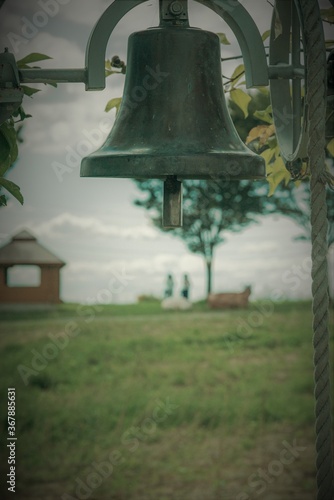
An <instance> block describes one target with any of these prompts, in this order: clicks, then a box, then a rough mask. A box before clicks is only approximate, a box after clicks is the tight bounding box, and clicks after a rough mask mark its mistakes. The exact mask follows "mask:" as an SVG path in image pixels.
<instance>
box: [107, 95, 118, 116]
mask: <svg viewBox="0 0 334 500" xmlns="http://www.w3.org/2000/svg"><path fill="white" fill-rule="evenodd" d="M121 102H122V98H121V97H115V98H114V99H110V101H108V102H107V105H106V107H105V110H104V111H106V112H107V113H108V111H110V110H111V109H113V108H116V114H117V113H118V111H119V107H120V105H121Z"/></svg>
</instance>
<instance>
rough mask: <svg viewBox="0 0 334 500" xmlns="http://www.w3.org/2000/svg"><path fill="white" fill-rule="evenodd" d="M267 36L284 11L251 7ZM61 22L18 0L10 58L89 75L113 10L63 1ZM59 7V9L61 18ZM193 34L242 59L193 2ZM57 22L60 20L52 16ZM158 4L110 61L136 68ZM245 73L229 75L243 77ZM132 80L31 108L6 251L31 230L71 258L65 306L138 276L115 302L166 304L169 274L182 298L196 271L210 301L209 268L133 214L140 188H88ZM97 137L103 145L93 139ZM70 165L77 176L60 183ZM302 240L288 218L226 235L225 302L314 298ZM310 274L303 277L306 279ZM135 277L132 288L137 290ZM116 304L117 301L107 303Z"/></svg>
mask: <svg viewBox="0 0 334 500" xmlns="http://www.w3.org/2000/svg"><path fill="white" fill-rule="evenodd" d="M242 3H243V5H244V6H245V7H246V8H247V9H248V11H249V12H250V13H251V15H252V16H253V18H254V20H255V21H256V23H257V25H258V27H259V30H260V32H261V33H262V32H264V31H265V30H266V29H268V27H269V25H270V17H271V11H272V7H271V5H270V4H269V2H267V1H265V0H256V1H254V0H245V1H243V2H242ZM51 4H52V5H53V8H54V11H53V12H52V15H51V14H47V15H45V14H41V12H43V6H44V12H45V9H46V5H49V4H48V1H47V0H26V1H24V2H22V1H20V0H10V1H9V0H7V1H6V2H5V4H4V6H3V8H2V9H1V21H0V24H1V26H0V33H1V37H0V50H3V48H4V47H8V48H9V50H10V51H11V52H13V53H14V54H15V57H16V59H21V58H23V57H24V56H26V55H27V54H29V53H31V52H43V53H45V54H47V55H49V56H51V57H52V58H53V59H52V60H51V61H46V62H43V63H41V66H43V67H45V68H51V67H52V68H78V67H84V58H85V48H86V43H87V40H88V37H89V34H90V31H91V29H92V27H93V25H94V24H95V22H96V21H97V20H98V18H99V16H100V15H101V14H102V13H103V11H104V10H105V8H106V7H107V6H108V5H109V4H110V0H95V1H94V2H92V1H87V0H52V1H50V5H51ZM50 8H51V7H49V9H50ZM189 10H190V22H191V25H192V26H197V27H201V28H204V29H208V30H210V31H214V32H224V33H226V34H227V37H228V39H229V40H230V41H231V45H229V46H223V47H222V54H223V56H224V57H230V56H233V55H237V54H240V49H239V47H238V45H237V43H236V41H235V38H234V36H233V34H232V33H231V32H230V30H229V28H228V27H227V25H226V24H225V23H224V22H223V21H222V20H221V19H220V18H219V17H218V16H217V15H216V14H214V13H213V12H212V11H211V10H209V9H207V8H206V7H203V6H202V5H199V4H197V3H195V2H193V1H191V0H190V1H189ZM49 12H51V11H49ZM158 17H159V11H158V0H149V1H147V2H145V3H143V4H142V5H141V6H139V7H137V8H135V9H134V10H133V11H132V12H130V13H129V14H127V15H126V16H125V17H124V18H123V19H122V21H121V22H120V23H119V24H118V26H117V27H116V29H115V30H114V32H113V34H112V35H111V38H110V40H109V44H108V47H107V51H106V56H107V57H109V58H111V57H112V56H113V55H115V54H117V55H119V56H120V57H121V59H123V60H126V50H127V39H128V36H129V35H130V34H131V33H132V32H133V31H138V30H141V29H146V28H148V27H151V26H156V25H157V24H158ZM235 65H236V63H235V62H234V61H232V62H231V63H229V64H226V65H225V67H224V73H227V74H231V73H232V71H233V68H234V67H235ZM123 84H124V76H123V75H116V76H111V77H110V78H109V79H108V80H107V88H106V89H105V90H104V91H102V92H86V91H85V89H84V85H83V84H60V85H59V86H58V88H57V89H54V88H52V87H45V86H44V85H42V86H40V88H42V91H41V92H39V93H38V94H36V95H35V96H34V98H33V99H30V98H28V97H26V98H25V99H24V103H23V105H24V109H25V111H26V113H30V114H32V115H33V117H32V118H30V119H29V120H27V121H26V122H25V127H24V134H23V136H24V143H23V144H22V145H21V146H20V157H19V161H18V162H17V164H16V166H15V168H14V169H13V170H12V171H11V172H10V174H9V175H8V178H10V179H11V180H13V181H14V182H16V183H18V184H19V185H20V187H21V190H22V192H23V195H24V198H25V203H24V205H23V207H22V206H21V205H20V204H19V203H18V202H17V201H16V200H13V199H11V200H10V201H9V203H8V207H7V208H4V209H1V213H0V217H1V227H0V233H1V234H0V244H1V245H3V244H5V243H6V242H7V241H8V240H9V239H10V236H11V235H13V234H15V233H16V232H17V231H19V230H20V229H23V228H26V229H28V230H30V231H31V232H33V233H34V234H35V236H36V237H37V238H38V239H39V241H40V242H41V243H42V244H44V245H45V246H46V247H47V248H49V249H50V250H52V251H53V252H54V253H55V254H56V255H58V256H59V257H60V258H62V259H63V260H64V261H65V262H66V263H67V265H66V267H64V268H63V270H62V298H63V300H65V301H81V302H88V301H89V302H92V301H98V300H102V299H101V297H102V296H103V293H101V290H105V289H108V286H109V285H108V284H109V283H110V280H111V279H112V278H113V276H115V275H126V276H128V279H127V282H126V285H125V286H123V287H121V288H120V292H119V293H113V294H112V297H110V294H109V295H108V300H110V299H111V300H112V301H114V302H117V303H123V302H131V301H135V300H136V297H137V296H138V295H139V294H143V293H146V294H155V295H158V296H159V295H161V294H162V291H163V288H164V282H165V277H166V274H167V273H169V272H171V273H173V275H174V278H175V281H176V285H177V293H178V290H179V288H180V282H181V277H182V274H183V273H184V272H187V273H189V275H190V279H191V283H192V290H191V297H192V298H193V299H195V300H196V299H200V298H202V297H203V296H204V293H205V272H204V271H205V270H204V264H203V261H202V258H201V257H200V256H196V255H194V254H191V253H190V252H189V251H188V250H187V248H186V246H185V244H184V243H183V242H182V241H180V240H178V239H176V238H174V237H173V236H172V235H169V234H168V235H166V234H162V233H161V232H159V231H158V230H157V229H155V228H154V227H153V226H152V224H151V223H150V220H149V218H148V217H147V215H146V214H145V212H144V211H143V210H142V209H140V208H138V207H135V206H134V205H133V200H134V199H135V197H136V196H137V195H138V191H137V188H136V187H135V185H134V183H133V182H132V181H131V180H123V179H118V180H117V179H92V178H91V179H89V178H84V179H83V178H80V176H79V170H80V159H81V157H82V156H85V155H86V154H88V153H90V152H92V151H94V150H96V149H97V148H98V147H99V145H100V144H101V143H102V142H103V140H104V138H105V136H106V133H105V129H106V124H107V128H108V127H109V129H110V128H111V126H112V124H113V121H114V114H113V113H114V111H112V112H110V113H109V114H106V113H105V112H104V107H105V104H106V102H107V101H108V100H109V99H111V98H112V97H120V96H121V95H122V89H123ZM92 138H93V139H92ZM57 162H58V163H61V164H66V162H67V165H69V166H70V171H67V172H65V173H64V174H63V175H59V172H58V175H57V168H56V167H55V165H57ZM300 233H301V230H300V229H299V228H298V227H297V226H296V225H295V224H293V223H292V222H291V221H289V220H287V219H279V218H273V217H271V218H266V219H264V220H263V221H262V222H260V223H259V224H257V225H253V226H252V227H249V228H248V229H246V230H244V231H243V232H241V233H238V234H226V243H225V244H223V245H221V246H220V247H219V249H218V250H217V252H216V256H215V261H214V268H215V275H214V291H216V292H219V291H238V290H241V289H242V288H243V287H244V286H245V285H247V284H251V285H252V287H253V291H254V292H253V297H265V296H267V297H268V296H274V294H275V293H278V292H279V293H281V294H284V295H285V296H287V297H294V298H295V297H309V296H310V278H309V253H310V245H309V243H307V242H301V241H294V237H295V236H297V235H299V234H300ZM296 266H300V268H298V270H297V268H296ZM130 278H131V279H130ZM104 296H105V297H107V295H106V294H105V295H104Z"/></svg>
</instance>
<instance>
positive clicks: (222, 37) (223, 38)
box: [217, 33, 231, 45]
mask: <svg viewBox="0 0 334 500" xmlns="http://www.w3.org/2000/svg"><path fill="white" fill-rule="evenodd" d="M217 35H218V36H219V40H220V43H222V44H223V45H231V44H230V42H229V41H228V39H227V38H226V35H225V33H217Z"/></svg>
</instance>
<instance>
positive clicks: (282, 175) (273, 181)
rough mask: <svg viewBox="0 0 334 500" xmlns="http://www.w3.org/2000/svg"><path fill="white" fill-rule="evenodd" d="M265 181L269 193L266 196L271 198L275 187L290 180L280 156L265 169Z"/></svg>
mask: <svg viewBox="0 0 334 500" xmlns="http://www.w3.org/2000/svg"><path fill="white" fill-rule="evenodd" d="M267 173H268V177H267V181H268V183H269V193H268V196H272V195H273V194H274V192H275V190H276V188H277V186H278V185H279V184H280V183H281V182H282V181H284V183H285V185H287V183H288V182H289V180H290V179H291V175H290V172H288V170H287V169H286V168H285V165H284V161H283V160H282V158H281V156H278V157H277V158H276V159H275V161H273V162H272V163H270V165H269V166H268V167H267Z"/></svg>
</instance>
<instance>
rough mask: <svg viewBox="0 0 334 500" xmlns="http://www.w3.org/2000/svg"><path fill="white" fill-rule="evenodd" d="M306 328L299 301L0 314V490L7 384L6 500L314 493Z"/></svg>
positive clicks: (277, 497) (297, 497) (270, 497)
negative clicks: (12, 455)
mask: <svg viewBox="0 0 334 500" xmlns="http://www.w3.org/2000/svg"><path fill="white" fill-rule="evenodd" d="M311 324H312V318H311V305H310V303H306V302H290V303H278V304H273V303H271V302H262V303H260V302H259V303H253V304H252V305H251V306H250V308H249V309H248V310H243V311H224V312H222V311H214V312H212V311H209V310H207V308H206V305H205V304H198V305H196V306H195V308H194V309H193V310H192V311H186V312H170V311H162V310H161V309H160V306H159V304H158V303H156V302H147V303H141V304H138V305H128V306H101V307H99V310H98V311H97V310H95V309H94V308H92V307H88V306H81V307H80V306H76V305H74V304H69V305H66V304H64V305H62V306H60V307H59V308H58V309H56V310H52V311H40V312H38V313H37V312H29V311H26V312H20V313H18V312H16V313H13V312H7V313H4V312H3V313H2V322H1V336H0V349H1V360H2V363H1V382H0V383H1V419H2V423H3V424H2V426H1V471H0V472H1V492H0V493H1V498H12V497H13V494H12V493H9V492H8V491H7V489H6V488H7V486H6V479H5V478H6V474H7V473H8V464H7V456H8V448H6V444H4V443H6V438H7V423H6V422H7V421H6V411H7V407H6V404H7V403H6V400H7V388H8V387H15V389H16V437H17V441H16V490H17V492H16V495H14V498H17V499H20V500H21V499H34V500H55V499H62V500H73V499H80V500H82V499H88V498H89V499H91V500H94V499H95V500H107V499H108V500H109V499H115V500H116V499H117V500H167V499H173V500H190V499H191V500H225V499H233V500H249V499H257V498H260V499H266V500H289V499H294V500H311V499H312V500H313V499H314V498H315V479H314V475H315V468H314V460H315V453H314V430H313V429H314V416H313V406H314V404H313V359H312V331H311ZM331 331H332V332H333V318H332V319H331ZM331 336H332V338H333V333H332V334H331Z"/></svg>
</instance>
